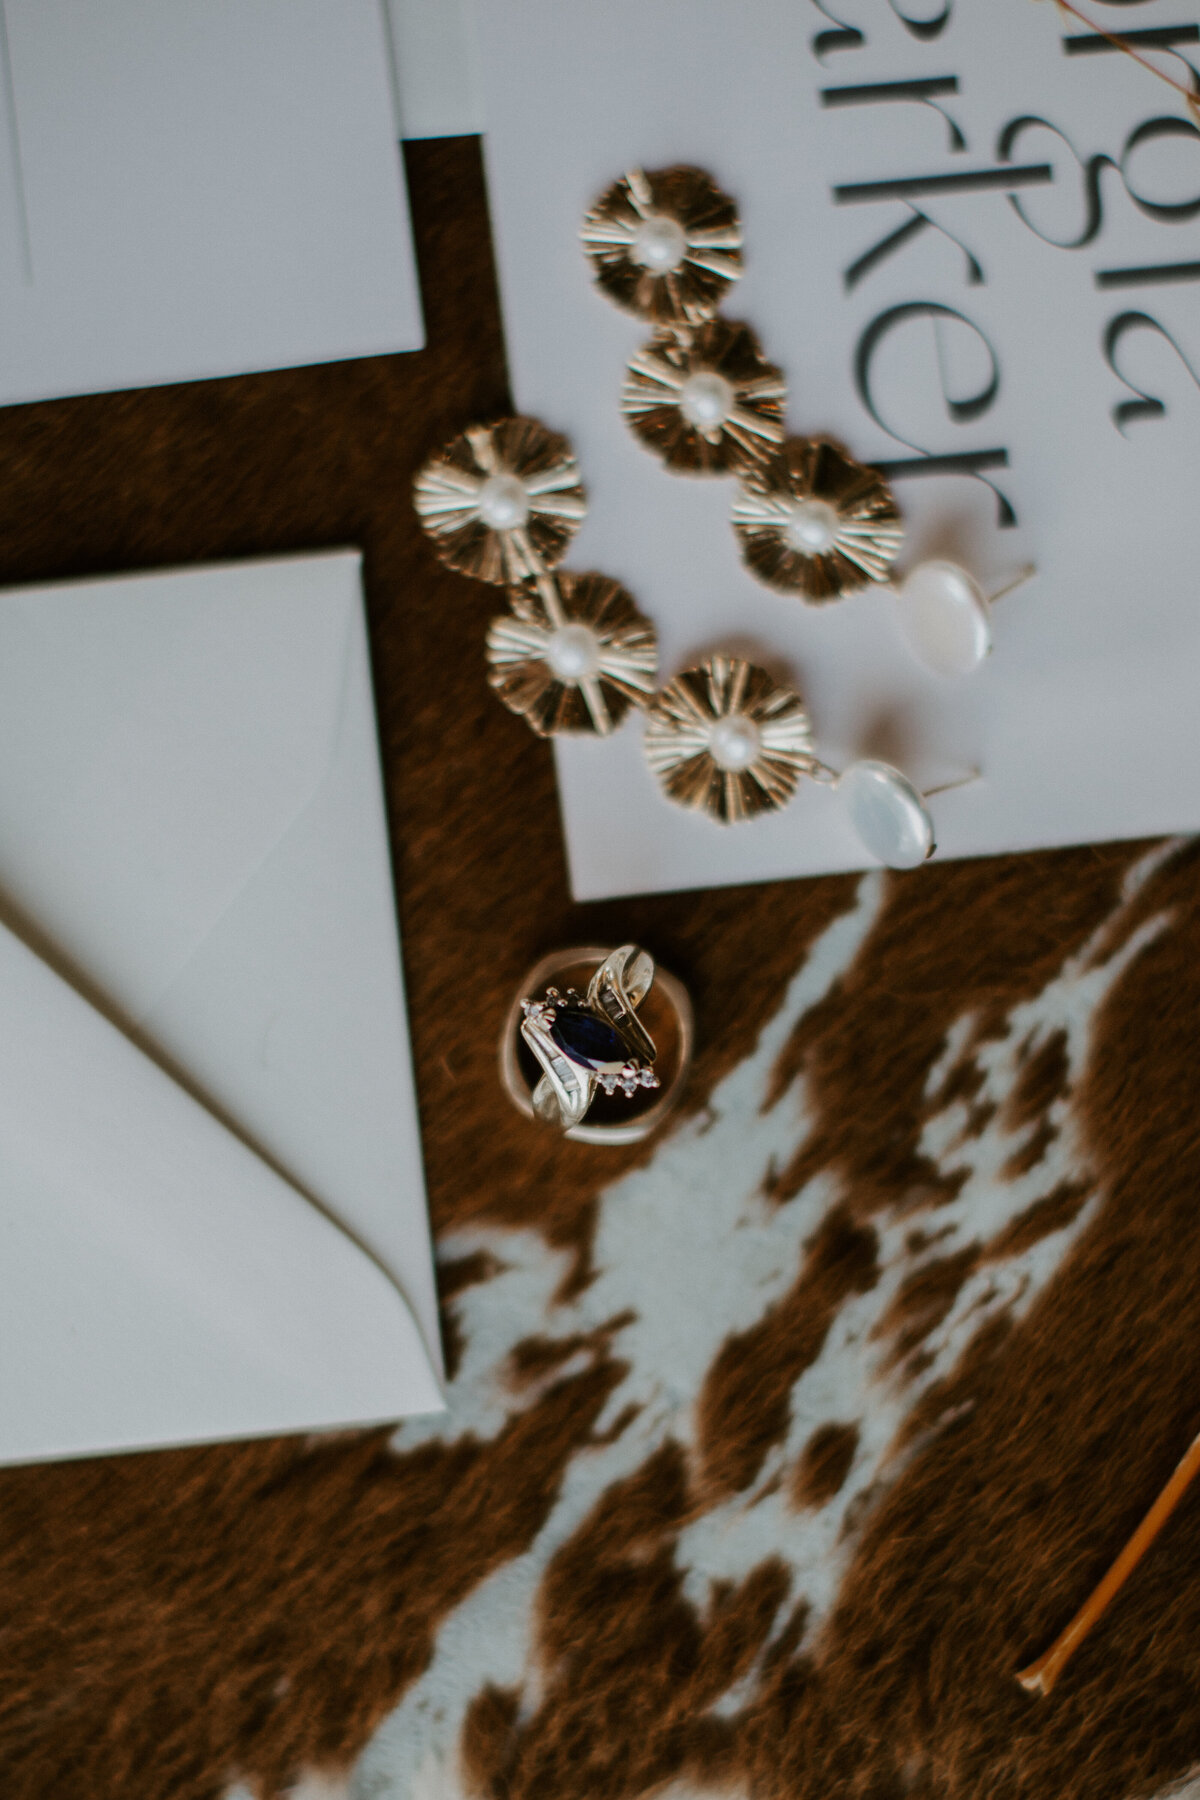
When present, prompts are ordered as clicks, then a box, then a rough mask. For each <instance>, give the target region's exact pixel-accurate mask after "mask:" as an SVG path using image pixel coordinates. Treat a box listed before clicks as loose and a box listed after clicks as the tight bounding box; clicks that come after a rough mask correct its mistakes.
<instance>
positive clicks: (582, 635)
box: [542, 625, 600, 686]
mask: <svg viewBox="0 0 1200 1800" xmlns="http://www.w3.org/2000/svg"><path fill="white" fill-rule="evenodd" d="M542 660H543V661H544V662H545V664H546V667H547V668H548V669H549V670H550V673H551V674H552V675H553V676H554V677H555V679H556V680H558V681H562V682H566V683H567V684H568V685H571V686H573V685H574V684H575V683H576V682H579V681H584V680H586V679H587V677H588V676H589V675H598V674H599V673H600V643H599V640H598V638H597V637H596V634H595V632H594V631H589V630H588V628H587V626H586V625H560V626H559V628H558V630H557V631H555V632H552V633H551V634H550V636H549V638H548V639H547V640H546V648H545V651H544V653H543V657H542Z"/></svg>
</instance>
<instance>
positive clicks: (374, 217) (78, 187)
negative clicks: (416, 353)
mask: <svg viewBox="0 0 1200 1800" xmlns="http://www.w3.org/2000/svg"><path fill="white" fill-rule="evenodd" d="M0 27H2V33H0V64H2V66H0V114H2V115H3V116H2V117H0V403H9V402H12V401H19V400H39V399H44V398H47V397H49V396H52V395H56V394H75V393H91V392H98V391H102V390H104V389H109V388H124V387H143V386H152V385H155V384H157V383H160V382H174V381H192V380H198V379H201V378H203V377H205V376H217V375H235V374H241V373H244V372H246V371H248V370H254V369H273V368H288V367H292V366H294V365H298V364H302V363H313V362H330V361H338V360H340V359H343V358H346V357H357V356H374V355H378V354H381V353H383V352H387V351H396V350H414V349H418V348H419V347H420V346H421V344H422V342H423V327H422V321H421V309H420V299H419V294H418V288H417V279H416V270H415V265H414V259H413V250H412V238H411V233H410V229H409V221H408V204H407V196H406V193H405V189H404V182H403V174H402V168H401V163H400V159H399V154H398V149H397V143H396V128H395V112H394V106H393V101H392V93H391V79H390V73H389V68H388V60H387V59H388V45H387V34H386V29H385V18H384V14H383V10H382V0H3V6H2V7H0Z"/></svg>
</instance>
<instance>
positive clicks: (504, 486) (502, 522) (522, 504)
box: [477, 475, 529, 531]
mask: <svg viewBox="0 0 1200 1800" xmlns="http://www.w3.org/2000/svg"><path fill="white" fill-rule="evenodd" d="M477 504H478V507H479V516H480V518H481V519H482V520H483V522H484V524H485V525H490V526H491V528H492V530H493V531H518V530H519V529H520V527H521V526H522V525H524V523H525V521H526V519H527V518H528V517H529V493H528V490H527V489H526V487H525V483H524V482H523V481H518V479H517V477H516V476H515V475H489V476H488V478H487V480H486V481H485V482H484V484H483V486H482V487H481V488H480V490H479V500H478V502H477Z"/></svg>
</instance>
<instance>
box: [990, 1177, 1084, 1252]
mask: <svg viewBox="0 0 1200 1800" xmlns="http://www.w3.org/2000/svg"><path fill="white" fill-rule="evenodd" d="M1093 1191H1094V1190H1093V1188H1092V1186H1091V1185H1090V1183H1088V1182H1086V1181H1060V1182H1059V1184H1058V1186H1057V1187H1056V1188H1055V1189H1054V1190H1053V1192H1052V1193H1049V1194H1046V1195H1044V1196H1043V1198H1042V1199H1041V1200H1035V1201H1034V1202H1033V1204H1032V1205H1031V1206H1027V1207H1026V1208H1025V1210H1024V1212H1020V1213H1018V1214H1017V1216H1016V1218H1015V1219H1013V1220H1012V1221H1011V1223H1010V1224H1008V1225H1007V1226H1006V1227H1005V1229H1004V1230H1003V1231H1001V1232H998V1233H997V1234H996V1236H995V1237H994V1238H993V1239H992V1241H991V1243H990V1244H988V1245H987V1246H986V1247H985V1249H984V1256H985V1257H987V1258H989V1259H992V1260H995V1261H1001V1260H1002V1259H1003V1258H1005V1257H1008V1256H1020V1255H1021V1253H1022V1252H1023V1251H1025V1250H1030V1249H1032V1248H1033V1246H1034V1244H1036V1243H1038V1242H1040V1240H1041V1239H1042V1238H1044V1237H1049V1236H1050V1235H1051V1233H1052V1232H1055V1231H1064V1230H1065V1229H1066V1227H1067V1226H1068V1225H1070V1224H1072V1223H1073V1222H1074V1220H1075V1219H1077V1218H1078V1217H1079V1214H1080V1213H1081V1212H1082V1210H1083V1208H1084V1207H1085V1206H1086V1205H1087V1203H1088V1201H1089V1200H1090V1199H1091V1196H1092V1193H1093Z"/></svg>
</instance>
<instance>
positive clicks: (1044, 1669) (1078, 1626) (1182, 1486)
mask: <svg viewBox="0 0 1200 1800" xmlns="http://www.w3.org/2000/svg"><path fill="white" fill-rule="evenodd" d="M1060 3H1061V0H1060ZM1197 1474H1200V1436H1196V1437H1194V1438H1193V1439H1192V1442H1191V1443H1190V1444H1189V1446H1188V1448H1187V1450H1186V1452H1185V1454H1184V1456H1183V1458H1182V1460H1181V1461H1180V1463H1179V1465H1178V1467H1177V1468H1176V1469H1175V1472H1174V1474H1173V1475H1172V1476H1171V1479H1170V1480H1169V1481H1168V1482H1167V1484H1166V1486H1165V1487H1164V1488H1163V1490H1162V1492H1161V1493H1160V1494H1159V1496H1158V1498H1157V1500H1156V1501H1155V1502H1154V1505H1153V1506H1152V1507H1151V1508H1150V1510H1149V1512H1148V1513H1147V1514H1146V1516H1145V1518H1144V1519H1143V1520H1142V1522H1141V1524H1140V1525H1139V1526H1138V1528H1137V1530H1136V1531H1135V1532H1134V1534H1133V1536H1132V1537H1131V1538H1130V1540H1129V1542H1128V1543H1127V1544H1126V1546H1125V1548H1124V1549H1123V1550H1122V1552H1121V1554H1120V1555H1119V1556H1118V1557H1117V1560H1116V1562H1114V1563H1113V1565H1112V1568H1111V1569H1109V1571H1108V1573H1107V1575H1105V1577H1104V1579H1103V1580H1102V1581H1101V1582H1099V1583H1098V1585H1097V1586H1096V1587H1095V1588H1094V1589H1093V1590H1092V1592H1091V1593H1090V1594H1089V1595H1088V1597H1087V1599H1086V1600H1085V1601H1084V1603H1083V1605H1082V1606H1081V1607H1080V1609H1079V1611H1078V1612H1077V1613H1076V1614H1075V1617H1074V1618H1073V1619H1072V1620H1071V1623H1070V1624H1069V1625H1068V1626H1067V1627H1066V1628H1065V1630H1063V1631H1061V1632H1060V1633H1059V1634H1058V1636H1057V1637H1056V1638H1055V1640H1054V1642H1053V1643H1052V1644H1051V1646H1050V1648H1049V1649H1048V1650H1047V1651H1046V1652H1045V1654H1044V1655H1043V1656H1039V1657H1038V1659H1037V1661H1036V1662H1033V1663H1030V1665H1029V1667H1028V1668H1027V1669H1021V1670H1020V1671H1019V1672H1018V1674H1017V1680H1018V1681H1019V1682H1020V1684H1021V1686H1022V1687H1023V1688H1025V1689H1027V1691H1028V1692H1029V1693H1031V1694H1042V1695H1045V1694H1048V1693H1049V1692H1050V1689H1051V1688H1052V1687H1053V1686H1054V1684H1055V1682H1056V1681H1057V1680H1058V1678H1059V1676H1060V1675H1061V1674H1062V1672H1063V1670H1064V1669H1065V1668H1066V1666H1067V1663H1068V1662H1069V1661H1070V1659H1071V1657H1072V1656H1073V1655H1074V1654H1075V1652H1076V1650H1078V1648H1079V1646H1080V1644H1082V1642H1083V1640H1084V1638H1085V1637H1086V1636H1087V1634H1088V1632H1089V1631H1090V1630H1091V1629H1092V1626H1093V1625H1095V1624H1097V1623H1098V1621H1099V1620H1100V1619H1101V1618H1102V1617H1103V1615H1104V1613H1105V1612H1106V1610H1107V1609H1108V1607H1109V1605H1110V1604H1111V1603H1112V1601H1113V1600H1115V1598H1116V1596H1117V1595H1118V1594H1119V1593H1120V1591H1121V1588H1122V1587H1123V1586H1124V1585H1125V1582H1126V1581H1127V1580H1128V1579H1129V1577H1130V1575H1132V1574H1133V1571H1134V1570H1135V1569H1136V1568H1137V1566H1138V1564H1139V1563H1140V1562H1141V1560H1142V1558H1143V1556H1145V1554H1146V1552H1147V1550H1149V1548H1150V1546H1151V1544H1152V1543H1153V1542H1154V1540H1155V1538H1156V1537H1157V1536H1158V1534H1159V1532H1160V1531H1161V1530H1162V1528H1163V1526H1164V1525H1165V1524H1166V1522H1167V1520H1168V1519H1169V1518H1170V1516H1171V1514H1172V1513H1173V1512H1174V1511H1175V1508H1176V1507H1177V1506H1178V1505H1179V1502H1180V1501H1181V1500H1182V1499H1183V1496H1184V1495H1185V1494H1186V1492H1187V1490H1188V1488H1189V1486H1190V1485H1191V1483H1192V1480H1193V1479H1194V1477H1195V1476H1196V1475H1197Z"/></svg>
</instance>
